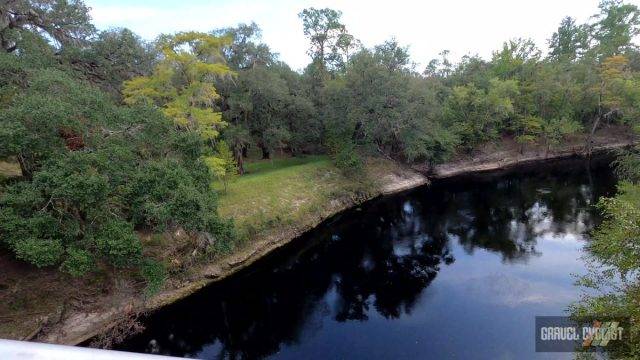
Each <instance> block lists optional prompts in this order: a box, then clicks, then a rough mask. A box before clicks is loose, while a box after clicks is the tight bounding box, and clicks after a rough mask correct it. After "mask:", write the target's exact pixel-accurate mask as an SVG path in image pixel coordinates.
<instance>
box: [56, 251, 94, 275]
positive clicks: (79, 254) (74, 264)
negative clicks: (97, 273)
mask: <svg viewBox="0 0 640 360" xmlns="http://www.w3.org/2000/svg"><path fill="white" fill-rule="evenodd" d="M93 266H94V261H93V256H92V255H91V253H90V252H89V251H87V250H83V249H75V248H69V249H67V259H66V260H65V261H64V262H63V263H62V270H63V271H64V272H66V273H68V274H70V275H71V276H75V277H79V276H82V275H84V274H86V273H88V272H90V271H91V270H92V269H93Z"/></svg>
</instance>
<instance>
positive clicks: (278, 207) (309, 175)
mask: <svg viewBox="0 0 640 360" xmlns="http://www.w3.org/2000/svg"><path fill="white" fill-rule="evenodd" d="M245 165H246V166H245V169H246V172H247V173H246V174H245V175H243V176H238V177H236V178H235V179H233V180H231V181H230V182H229V184H228V186H227V191H226V192H225V191H224V186H223V184H222V183H220V182H216V183H215V184H214V187H215V188H216V189H217V190H218V191H219V192H220V204H219V212H220V214H221V215H222V216H224V217H232V218H234V219H235V221H236V224H237V225H238V229H239V230H240V231H243V230H244V231H260V230H263V229H267V228H272V227H275V226H277V225H279V224H291V223H295V222H296V221H298V220H301V219H302V218H303V217H305V216H307V215H309V214H310V213H315V212H317V211H318V210H320V209H321V208H322V207H323V206H325V205H326V204H327V203H328V202H329V201H330V200H331V199H333V198H337V197H339V196H340V195H341V194H342V195H344V194H346V193H347V191H349V189H350V188H352V187H353V181H350V180H348V179H347V178H345V177H344V176H343V175H342V174H341V173H340V171H339V170H338V169H337V168H336V167H335V166H334V165H333V163H332V162H331V160H330V159H329V158H328V157H327V156H306V157H295V158H279V159H274V160H272V161H271V160H259V161H253V162H248V163H246V164H245Z"/></svg>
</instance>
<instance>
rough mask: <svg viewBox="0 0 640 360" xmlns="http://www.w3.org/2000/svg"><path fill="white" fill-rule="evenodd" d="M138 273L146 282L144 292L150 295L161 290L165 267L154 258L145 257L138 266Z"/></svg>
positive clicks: (165, 272) (165, 275)
mask: <svg viewBox="0 0 640 360" xmlns="http://www.w3.org/2000/svg"><path fill="white" fill-rule="evenodd" d="M140 275H141V276H142V278H143V279H144V281H145V283H146V288H145V291H144V292H145V294H146V295H147V296H152V295H155V294H157V293H158V292H159V291H160V290H162V286H163V285H164V282H165V280H166V279H167V269H166V268H165V266H164V265H163V264H162V263H160V262H158V261H156V260H153V259H145V260H144V262H143V263H142V266H141V268H140Z"/></svg>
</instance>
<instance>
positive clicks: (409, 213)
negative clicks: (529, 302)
mask: <svg viewBox="0 0 640 360" xmlns="http://www.w3.org/2000/svg"><path fill="white" fill-rule="evenodd" d="M597 195H599V187H598V184H595V185H593V186H590V185H588V183H585V182H584V181H581V179H579V178H566V177H565V178H563V179H562V180H561V179H559V178H550V179H547V180H545V181H541V180H539V179H538V180H531V179H527V178H518V177H508V178H503V179H501V180H499V181H487V182H477V181H476V182H473V183H461V184H458V185H451V184H446V185H444V184H443V185H439V184H435V185H433V186H432V188H431V189H429V190H428V191H422V192H416V193H413V194H412V195H411V196H409V197H398V198H393V199H389V200H385V201H380V202H378V203H377V204H375V205H374V206H369V207H367V209H366V210H363V211H354V212H352V213H350V214H349V215H348V216H346V217H344V218H343V219H342V220H341V221H338V222H336V223H334V224H332V225H331V226H327V227H325V228H323V229H319V230H318V231H316V232H314V234H312V235H310V236H309V238H308V239H306V240H305V241H309V242H313V241H318V243H317V245H315V246H313V247H311V248H309V249H307V250H306V251H298V252H296V253H295V254H293V255H291V254H290V255H287V256H286V257H284V258H281V259H275V260H274V261H273V263H274V264H277V265H269V266H265V267H264V268H263V269H260V270H259V271H256V272H255V273H253V274H247V275H246V276H243V277H242V278H239V279H237V280H236V281H231V282H228V283H227V284H225V285H224V286H217V287H212V288H210V289H208V290H206V291H204V292H203V293H201V294H199V295H197V296H194V297H192V298H190V299H188V300H186V301H184V302H181V303H179V304H177V305H175V306H173V307H172V308H170V309H167V310H166V311H163V312H162V313H161V314H158V315H157V316H155V317H154V318H153V320H152V323H150V325H149V329H150V330H149V331H148V332H146V333H144V334H142V335H141V336H139V337H137V338H135V339H132V340H131V342H130V343H128V344H124V348H127V347H129V348H136V349H140V348H144V347H145V346H149V348H148V350H155V351H156V352H159V353H163V354H171V355H181V356H184V355H187V356H189V355H190V356H198V357H207V358H257V357H264V356H267V355H270V354H274V353H277V352H278V351H279V350H280V348H281V347H282V346H286V345H291V344H295V343H297V342H298V341H299V340H300V339H302V338H304V337H306V336H309V335H308V334H309V333H310V332H311V333H313V332H314V331H316V330H317V329H319V328H320V327H322V326H327V325H326V321H325V320H326V319H332V320H334V321H337V322H347V321H366V320H368V319H369V318H370V316H372V314H374V312H375V314H379V315H381V316H383V317H386V318H398V317H401V316H403V314H410V313H411V311H412V309H413V307H414V306H415V304H416V303H417V301H418V299H419V297H420V295H421V294H422V293H423V291H424V290H425V288H427V287H428V286H429V284H430V283H431V282H432V281H433V280H434V279H435V277H436V275H437V274H438V271H439V270H440V269H441V267H442V266H446V265H447V264H451V263H453V262H454V257H453V255H452V254H451V251H450V245H451V241H456V242H459V244H460V245H461V246H462V247H463V249H464V250H465V251H466V252H468V253H473V252H474V251H475V250H476V249H484V250H487V251H490V252H495V253H498V254H501V256H502V258H503V260H504V261H509V262H514V261H527V260H528V259H529V258H530V257H531V256H535V255H537V254H538V251H537V250H536V246H537V239H538V237H539V236H541V234H558V233H572V232H582V231H584V230H586V229H588V228H591V227H592V226H593V224H592V222H593V220H592V216H591V215H590V214H589V213H588V210H587V207H588V205H589V204H591V203H593V202H594V199H595V197H596V196H597ZM576 219H581V220H580V221H581V222H582V224H581V225H576ZM452 239H453V240H452ZM152 339H153V342H151V340H152Z"/></svg>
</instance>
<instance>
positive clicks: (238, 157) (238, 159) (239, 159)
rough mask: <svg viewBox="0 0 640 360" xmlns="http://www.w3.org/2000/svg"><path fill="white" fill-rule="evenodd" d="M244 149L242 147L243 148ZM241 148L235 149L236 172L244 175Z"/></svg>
mask: <svg viewBox="0 0 640 360" xmlns="http://www.w3.org/2000/svg"><path fill="white" fill-rule="evenodd" d="M243 150H244V148H243ZM243 150H240V151H236V163H237V164H238V174H240V175H244V155H243Z"/></svg>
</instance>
